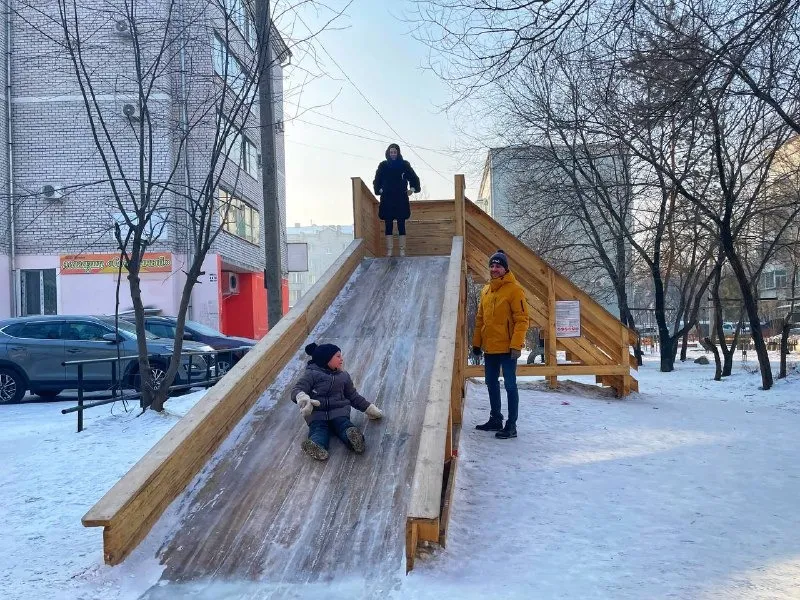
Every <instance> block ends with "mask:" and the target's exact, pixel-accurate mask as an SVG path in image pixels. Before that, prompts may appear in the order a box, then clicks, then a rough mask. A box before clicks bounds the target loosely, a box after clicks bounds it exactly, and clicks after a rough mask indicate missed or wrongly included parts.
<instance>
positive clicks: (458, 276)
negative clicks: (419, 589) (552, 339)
mask: <svg viewBox="0 0 800 600" xmlns="http://www.w3.org/2000/svg"><path fill="white" fill-rule="evenodd" d="M463 272H464V238H462V237H460V236H459V237H453V238H452V248H451V251H450V265H449V267H448V270H447V279H446V281H445V293H444V301H443V305H442V320H441V325H440V327H439V335H438V337H437V340H436V354H435V357H434V363H433V370H432V374H431V383H430V388H429V391H428V400H427V403H426V405H425V418H424V420H423V424H422V432H421V434H420V441H419V450H418V451H417V460H416V466H415V468H414V478H413V480H412V483H411V498H410V500H409V505H408V514H407V517H406V570H407V571H410V570H411V569H412V568H413V567H414V558H415V556H416V552H417V546H418V544H419V542H422V541H428V542H435V543H439V544H442V545H443V542H444V533H445V531H446V527H447V517H448V515H449V511H446V512H444V514H443V506H444V505H445V504H449V499H450V497H451V496H452V493H453V482H454V480H455V457H454V452H453V433H454V432H453V424H454V421H456V420H457V421H458V422H460V421H461V410H462V396H461V394H462V381H461V369H459V368H458V364H457V363H460V364H463V357H459V356H458V355H457V353H456V348H459V347H460V348H463V341H462V342H461V343H459V338H460V337H463V336H462V331H461V330H460V329H459V324H460V323H463V321H462V319H461V317H460V313H461V312H462V309H463V304H464V282H463ZM443 498H444V501H443Z"/></svg>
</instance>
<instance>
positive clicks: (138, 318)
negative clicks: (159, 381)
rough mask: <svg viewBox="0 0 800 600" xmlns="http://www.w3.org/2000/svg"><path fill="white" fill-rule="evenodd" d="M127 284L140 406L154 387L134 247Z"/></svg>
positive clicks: (146, 404) (149, 398)
mask: <svg viewBox="0 0 800 600" xmlns="http://www.w3.org/2000/svg"><path fill="white" fill-rule="evenodd" d="M128 284H129V287H130V291H131V302H132V304H133V314H134V325H135V326H136V350H137V352H138V354H139V373H138V376H139V382H140V383H139V388H140V389H141V395H142V399H141V404H142V408H148V407H149V406H151V405H152V404H153V397H154V391H155V390H154V389H153V385H152V383H153V381H152V379H153V378H152V376H151V374H150V360H149V357H148V355H149V353H148V351H147V337H146V335H145V329H144V303H143V302H142V288H141V280H140V279H139V256H138V252H137V249H136V248H134V250H133V253H132V254H131V260H130V262H129V263H128Z"/></svg>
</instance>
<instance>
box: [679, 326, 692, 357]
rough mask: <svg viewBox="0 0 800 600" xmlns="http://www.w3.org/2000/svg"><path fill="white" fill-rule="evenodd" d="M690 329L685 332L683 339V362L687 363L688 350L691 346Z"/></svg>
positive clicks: (687, 328)
mask: <svg viewBox="0 0 800 600" xmlns="http://www.w3.org/2000/svg"><path fill="white" fill-rule="evenodd" d="M689 329H690V327H686V330H685V331H684V332H683V338H682V339H681V362H686V348H687V347H688V346H689Z"/></svg>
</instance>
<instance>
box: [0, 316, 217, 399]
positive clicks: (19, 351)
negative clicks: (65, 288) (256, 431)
mask: <svg viewBox="0 0 800 600" xmlns="http://www.w3.org/2000/svg"><path fill="white" fill-rule="evenodd" d="M146 336H147V351H148V353H149V354H150V366H151V368H152V377H153V378H154V379H155V380H158V378H159V377H163V376H164V374H165V372H166V370H167V366H168V364H169V360H170V356H171V355H172V352H173V343H174V342H173V340H170V339H165V338H159V337H156V336H154V335H152V334H150V333H147V334H146ZM183 349H184V351H193V352H213V349H212V348H211V347H210V346H208V345H206V344H200V343H196V342H190V341H185V342H183ZM118 350H119V355H120V356H131V355H134V356H135V355H136V353H137V347H136V329H135V327H134V325H133V324H132V323H130V322H128V321H124V320H122V319H120V321H119V329H117V330H115V329H114V318H113V317H92V316H65V315H38V316H35V317H20V318H17V319H6V320H2V321H0V404H4V403H8V402H18V401H20V400H21V399H22V397H23V396H24V395H25V392H26V391H27V390H30V391H31V392H32V393H34V394H37V395H39V396H42V397H45V398H54V397H55V396H57V395H58V394H59V393H61V392H62V391H63V390H65V389H75V388H77V385H78V368H77V367H76V366H67V367H65V366H63V365H62V363H63V362H67V361H72V360H88V359H97V358H116V356H117V351H118ZM206 364H211V359H210V357H203V358H202V359H201V358H200V357H195V358H194V359H193V360H192V379H193V380H197V381H200V380H202V379H205V377H204V375H205V373H206ZM188 368H189V359H188V357H184V359H183V360H182V364H181V368H180V369H178V374H177V376H176V378H175V382H174V384H176V385H177V384H180V383H185V382H186V381H187V380H188V377H187V374H188ZM138 370H139V364H138V362H137V360H136V359H135V358H134V359H132V360H128V361H125V360H123V361H120V363H119V367H118V373H119V374H120V375H121V377H120V383H121V385H122V386H123V387H129V388H135V387H137V386H138V383H139V381H140V380H141V378H140V377H139V376H138V375H139V373H138ZM83 384H84V385H83V389H84V390H85V391H92V390H94V391H97V390H108V389H111V388H112V386H113V385H114V382H112V377H111V362H101V363H90V364H87V365H84V367H83Z"/></svg>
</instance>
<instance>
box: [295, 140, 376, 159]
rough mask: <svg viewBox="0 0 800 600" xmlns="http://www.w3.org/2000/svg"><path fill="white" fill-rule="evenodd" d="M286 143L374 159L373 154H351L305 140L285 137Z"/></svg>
mask: <svg viewBox="0 0 800 600" xmlns="http://www.w3.org/2000/svg"><path fill="white" fill-rule="evenodd" d="M286 142H287V143H289V144H297V145H298V146H305V147H307V148H315V149H316V150H325V151H326V152H335V153H336V154H341V155H342V156H352V157H353V158H363V159H364V160H375V157H374V156H362V155H361V154H352V153H350V152H342V151H341V150H337V149H336V148H326V147H325V146H316V145H314V144H306V143H305V142H298V141H297V140H292V139H287V140H286Z"/></svg>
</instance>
